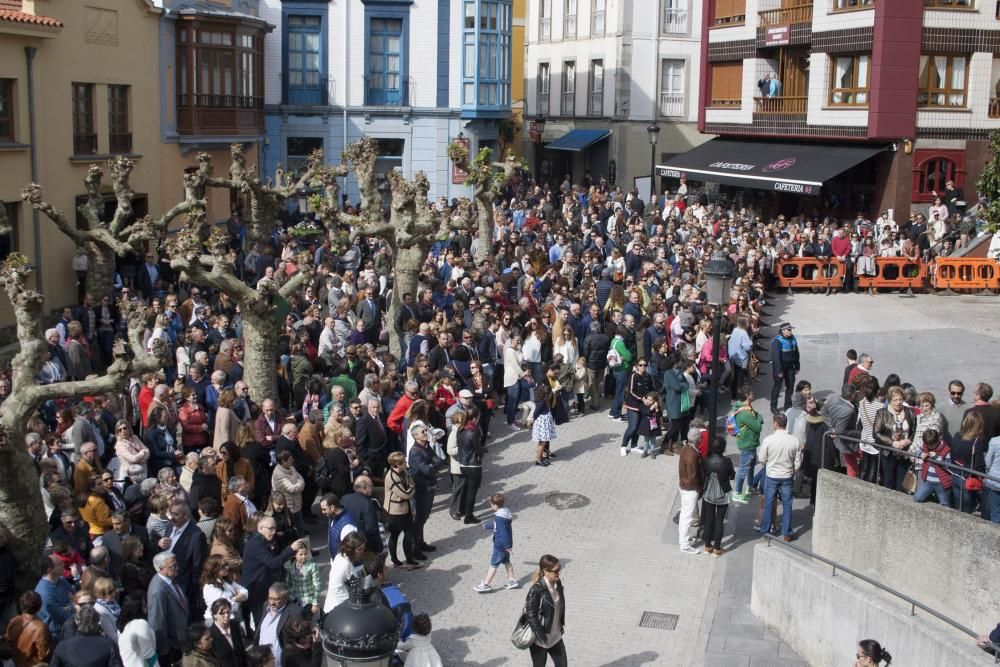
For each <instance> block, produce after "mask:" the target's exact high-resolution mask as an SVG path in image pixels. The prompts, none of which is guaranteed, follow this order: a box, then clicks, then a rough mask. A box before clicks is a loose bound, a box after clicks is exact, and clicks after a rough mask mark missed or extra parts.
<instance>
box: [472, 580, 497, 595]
mask: <svg viewBox="0 0 1000 667" xmlns="http://www.w3.org/2000/svg"><path fill="white" fill-rule="evenodd" d="M472 590H474V591H476V592H477V593H491V592H492V591H493V587H492V586H490V585H489V584H487V583H486V582H485V581H480V582H479V583H478V584H476V585H475V586H473V587H472Z"/></svg>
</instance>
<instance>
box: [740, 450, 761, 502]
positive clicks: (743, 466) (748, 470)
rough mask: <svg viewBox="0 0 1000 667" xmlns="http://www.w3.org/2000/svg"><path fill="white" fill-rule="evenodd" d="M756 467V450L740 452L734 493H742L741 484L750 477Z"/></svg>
mask: <svg viewBox="0 0 1000 667" xmlns="http://www.w3.org/2000/svg"><path fill="white" fill-rule="evenodd" d="M755 465H757V450H756V449H741V450H740V468H739V470H737V471H736V493H742V492H743V482H744V480H746V478H747V477H752V476H753V475H752V473H753V468H754V466H755Z"/></svg>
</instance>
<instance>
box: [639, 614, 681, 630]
mask: <svg viewBox="0 0 1000 667" xmlns="http://www.w3.org/2000/svg"><path fill="white" fill-rule="evenodd" d="M679 618H680V616H678V615H677V614H662V613H660V612H658V611H644V612H642V619H641V620H640V621H639V627H640V628H652V629H653V630H676V629H677V620H678V619H679Z"/></svg>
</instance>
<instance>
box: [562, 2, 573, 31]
mask: <svg viewBox="0 0 1000 667" xmlns="http://www.w3.org/2000/svg"><path fill="white" fill-rule="evenodd" d="M563 2H564V3H565V5H564V6H563V39H576V0H563Z"/></svg>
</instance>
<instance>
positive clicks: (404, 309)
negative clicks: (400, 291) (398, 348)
mask: <svg viewBox="0 0 1000 667" xmlns="http://www.w3.org/2000/svg"><path fill="white" fill-rule="evenodd" d="M415 319H417V311H415V310H414V309H413V295H412V294H410V293H409V292H407V293H406V294H404V295H403V302H402V303H401V304H399V310H398V311H397V312H396V321H395V322H394V323H393V324H394V325H395V326H394V328H395V330H396V335H397V336H399V340H400V343H401V344H402V340H403V333H404V332H405V331H406V323H407V322H409V321H410V320H415Z"/></svg>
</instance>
